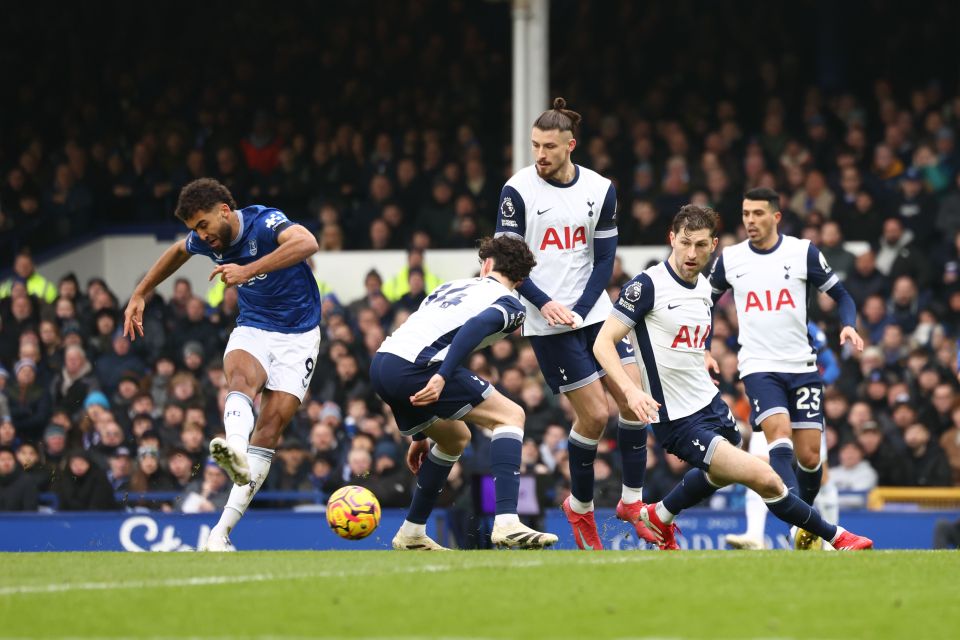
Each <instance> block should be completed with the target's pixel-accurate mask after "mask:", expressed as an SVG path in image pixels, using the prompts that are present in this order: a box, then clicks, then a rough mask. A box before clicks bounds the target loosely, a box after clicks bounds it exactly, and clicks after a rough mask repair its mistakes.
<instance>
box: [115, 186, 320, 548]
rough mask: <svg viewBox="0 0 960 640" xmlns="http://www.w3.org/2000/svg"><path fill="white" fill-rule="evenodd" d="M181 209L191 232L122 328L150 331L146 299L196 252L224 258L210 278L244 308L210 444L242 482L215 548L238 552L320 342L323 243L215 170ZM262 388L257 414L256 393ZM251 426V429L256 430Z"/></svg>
mask: <svg viewBox="0 0 960 640" xmlns="http://www.w3.org/2000/svg"><path fill="white" fill-rule="evenodd" d="M176 216H177V218H179V219H180V220H181V221H182V222H183V223H184V224H185V225H186V226H187V228H188V229H190V233H188V234H187V237H186V238H185V239H183V240H177V241H176V242H174V243H173V244H172V245H171V246H170V248H168V249H167V250H166V251H165V252H164V253H163V255H161V256H160V258H159V259H158V260H157V261H156V262H155V263H154V265H153V266H152V267H151V268H150V270H149V271H148V272H147V275H146V276H144V278H143V280H142V281H141V282H140V283H139V284H138V285H137V287H136V289H135V290H134V292H133V295H132V296H131V297H130V301H129V302H128V303H127V308H126V311H125V313H124V322H123V331H124V334H125V335H127V336H129V337H130V339H131V340H134V339H136V337H137V336H138V335H139V336H143V309H144V298H145V297H146V296H147V295H148V294H149V293H150V292H151V291H153V290H154V289H155V288H156V287H157V285H159V284H160V283H161V282H163V281H164V280H166V279H167V278H168V277H170V276H171V275H172V274H174V273H175V272H176V271H177V270H178V269H179V268H180V267H181V266H183V265H184V263H186V262H187V260H189V259H190V257H191V256H193V255H194V254H201V255H204V256H207V257H208V258H210V259H211V260H213V261H214V262H215V263H216V265H217V266H216V268H214V269H213V271H212V272H211V274H210V279H211V280H212V279H213V278H216V277H219V278H220V280H221V281H222V282H224V284H226V285H227V286H236V287H237V288H238V295H239V307H240V315H239V316H238V318H237V326H236V328H235V329H234V330H233V332H232V333H231V334H230V339H229V340H228V342H227V348H226V350H225V351H224V355H223V369H224V375H225V377H226V381H227V387H228V388H229V394H228V395H227V398H226V403H225V407H224V412H223V426H224V430H225V432H226V438H214V439H213V440H212V441H211V442H210V453H211V455H212V456H213V458H214V460H216V462H217V464H219V465H220V466H221V467H223V469H224V470H225V471H226V472H227V474H228V475H229V476H230V479H231V480H233V482H234V486H233V488H232V489H231V491H230V497H229V499H228V500H227V505H226V507H225V508H224V510H223V513H222V515H221V517H220V521H219V522H218V523H217V524H216V526H215V527H214V528H213V529H212V530H211V531H210V536H209V538H208V540H207V545H206V549H207V550H208V551H233V550H234V548H233V545H232V543H231V542H230V539H229V537H228V536H229V534H230V532H231V530H232V529H233V528H234V526H236V524H237V522H238V521H239V520H240V518H241V517H242V516H243V513H244V512H245V511H246V509H247V507H248V506H249V505H250V502H251V501H252V500H253V496H254V494H256V492H257V490H258V489H259V488H260V487H261V486H262V484H263V481H264V479H265V478H266V477H267V473H268V472H269V471H270V463H271V460H272V459H273V453H274V450H275V449H276V446H277V443H278V442H279V439H280V435H281V433H282V432H283V429H284V428H285V427H286V425H287V424H288V423H289V422H290V420H291V419H292V418H293V416H294V414H295V413H296V412H297V409H298V408H299V406H300V402H301V401H302V400H303V396H304V394H305V393H306V390H307V387H308V385H309V384H310V378H311V377H312V376H313V370H314V366H315V364H316V359H317V354H318V352H319V349H320V292H319V290H318V288H317V283H316V280H315V279H314V277H313V273H312V272H311V270H310V268H309V267H308V266H307V264H306V262H305V260H306V258H308V257H309V256H311V255H312V254H314V253H315V252H316V251H317V241H316V239H315V238H314V237H313V234H311V233H310V232H309V231H308V230H307V229H306V228H304V227H302V226H301V225H298V224H295V223H293V222H291V221H290V220H289V219H288V218H287V216H285V215H284V214H283V212H282V211H279V210H277V209H273V208H271V207H264V206H260V205H253V206H249V207H244V208H243V209H238V208H237V204H236V202H234V199H233V196H232V195H231V194H230V191H229V190H228V189H227V188H226V187H225V186H223V185H222V184H220V183H219V182H217V181H216V180H212V179H209V178H201V179H199V180H195V181H193V182H191V183H190V184H188V185H186V186H185V187H184V188H183V190H182V191H181V192H180V197H179V200H178V202H177V208H176ZM258 393H262V394H263V396H262V399H261V402H260V415H259V416H258V417H257V418H256V422H255V421H254V413H253V400H254V398H255V397H256V396H257V394H258ZM251 432H252V435H251Z"/></svg>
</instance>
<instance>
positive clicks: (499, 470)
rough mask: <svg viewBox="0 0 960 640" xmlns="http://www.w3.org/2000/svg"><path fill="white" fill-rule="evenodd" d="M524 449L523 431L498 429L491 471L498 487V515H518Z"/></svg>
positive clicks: (495, 430)
mask: <svg viewBox="0 0 960 640" xmlns="http://www.w3.org/2000/svg"><path fill="white" fill-rule="evenodd" d="M522 448H523V429H521V428H520V427H508V426H505V427H497V428H496V429H494V430H493V439H492V441H491V443H490V470H491V471H492V472H493V482H494V485H495V487H496V495H497V509H496V515H500V514H502V513H516V512H517V500H518V499H519V497H520V450H521V449H522Z"/></svg>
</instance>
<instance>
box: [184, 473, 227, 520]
mask: <svg viewBox="0 0 960 640" xmlns="http://www.w3.org/2000/svg"><path fill="white" fill-rule="evenodd" d="M232 486H233V485H232V484H231V483H230V481H229V479H228V478H227V474H226V473H224V471H223V469H221V468H220V467H218V466H217V463H215V462H214V461H213V460H210V461H209V462H207V463H206V464H204V466H203V474H202V475H201V476H200V477H199V478H197V479H196V480H193V481H191V482H190V484H188V485H187V487H186V489H184V490H183V494H181V496H180V497H179V498H178V499H177V508H178V510H179V511H182V512H183V513H216V512H218V511H223V507H224V506H225V505H226V504H227V498H229V497H230V488H231V487H232Z"/></svg>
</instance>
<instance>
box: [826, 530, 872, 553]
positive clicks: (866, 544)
mask: <svg viewBox="0 0 960 640" xmlns="http://www.w3.org/2000/svg"><path fill="white" fill-rule="evenodd" d="M833 548H834V549H836V550H837V551H863V550H864V549H873V540H871V539H870V538H865V537H863V536H858V535H857V534H855V533H850V532H849V531H844V532H843V533H841V534H840V535H839V536H837V539H836V540H835V541H834V542H833Z"/></svg>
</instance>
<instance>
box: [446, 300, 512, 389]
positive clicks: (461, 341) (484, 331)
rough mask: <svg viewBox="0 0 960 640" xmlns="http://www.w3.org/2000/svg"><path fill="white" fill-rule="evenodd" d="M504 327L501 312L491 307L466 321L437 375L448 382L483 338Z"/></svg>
mask: <svg viewBox="0 0 960 640" xmlns="http://www.w3.org/2000/svg"><path fill="white" fill-rule="evenodd" d="M505 326H506V322H505V321H504V317H503V311H502V310H501V309H499V308H497V307H492V306H491V307H487V308H486V309H484V310H483V311H481V312H480V313H479V314H478V315H475V316H474V317H472V318H470V319H469V320H467V321H466V322H465V323H464V325H463V326H462V327H460V330H459V331H457V335H455V336H454V337H453V342H451V343H450V348H449V350H448V351H447V356H446V358H444V359H443V364H441V365H440V370H439V371H437V373H439V374H440V375H441V376H443V378H444V379H445V380H449V379H450V374H451V373H453V370H454V369H456V368H457V367H458V366H460V363H461V362H462V361H463V359H464V358H466V357H467V356H468V355H470V354H471V353H472V352H473V350H474V349H476V348H477V345H479V344H480V343H481V342H483V340H484V338H486V337H487V336H489V335H490V334H492V333H497V332H498V331H503V329H504V327H505Z"/></svg>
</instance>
